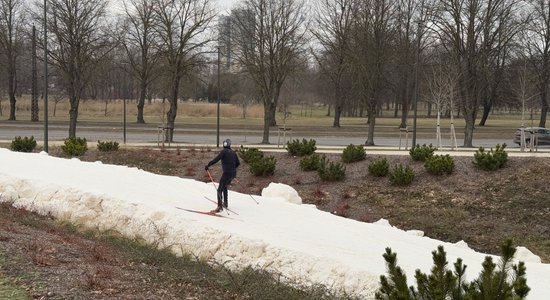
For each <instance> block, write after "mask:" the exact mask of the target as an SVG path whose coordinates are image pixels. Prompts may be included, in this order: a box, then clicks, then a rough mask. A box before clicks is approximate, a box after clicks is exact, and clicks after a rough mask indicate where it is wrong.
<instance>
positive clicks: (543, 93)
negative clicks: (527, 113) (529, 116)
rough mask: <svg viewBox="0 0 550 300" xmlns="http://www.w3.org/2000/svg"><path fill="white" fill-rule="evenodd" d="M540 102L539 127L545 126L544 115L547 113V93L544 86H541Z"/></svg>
mask: <svg viewBox="0 0 550 300" xmlns="http://www.w3.org/2000/svg"><path fill="white" fill-rule="evenodd" d="M540 104H541V105H540V108H541V109H540V121H539V127H546V115H547V114H548V93H547V89H546V86H545V87H543V88H541V93H540Z"/></svg>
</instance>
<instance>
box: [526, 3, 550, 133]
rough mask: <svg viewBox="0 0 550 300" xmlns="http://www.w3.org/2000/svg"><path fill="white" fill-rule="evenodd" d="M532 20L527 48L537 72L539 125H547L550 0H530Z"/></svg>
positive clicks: (549, 105) (549, 84)
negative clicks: (539, 105) (539, 109)
mask: <svg viewBox="0 0 550 300" xmlns="http://www.w3.org/2000/svg"><path fill="white" fill-rule="evenodd" d="M527 3H528V4H529V7H530V10H529V11H530V13H531V21H530V23H529V26H528V27H527V29H528V33H527V34H526V39H525V42H526V48H527V51H528V52H529V56H530V61H531V62H532V68H533V70H535V72H536V74H537V79H536V86H537V89H538V92H539V99H540V104H541V113H540V121H539V126H540V127H545V126H546V117H547V114H548V109H549V108H550V103H549V100H548V97H549V95H548V94H549V90H548V89H549V87H550V1H548V0H530V1H527Z"/></svg>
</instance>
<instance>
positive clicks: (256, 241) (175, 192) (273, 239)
mask: <svg viewBox="0 0 550 300" xmlns="http://www.w3.org/2000/svg"><path fill="white" fill-rule="evenodd" d="M0 166H1V167H0V193H1V198H0V201H3V202H11V203H13V205H14V206H17V207H23V208H26V209H28V210H31V211H36V212H38V213H40V214H50V215H52V216H54V217H55V218H58V219H63V220H68V221H71V222H74V223H78V224H82V225H84V226H87V227H91V228H98V229H100V230H116V231H118V232H120V233H122V234H124V235H126V236H128V237H140V238H143V239H145V240H146V241H148V242H149V243H157V244H159V246H160V247H170V248H171V249H172V251H174V252H176V253H181V252H182V251H183V252H186V253H190V254H191V255H194V256H196V257H197V258H199V259H204V260H212V261H216V262H217V263H220V264H223V265H225V266H226V267H229V268H233V269H239V268H243V267H245V266H253V267H258V268H264V269H267V270H271V271H275V272H278V273H281V274H282V275H284V276H285V277H287V278H289V279H290V280H292V281H296V282H299V283H302V284H312V283H321V284H324V285H326V286H328V287H331V288H333V289H343V290H345V291H347V292H352V293H356V294H360V295H363V296H364V297H365V298H373V295H374V292H375V291H376V289H377V287H378V280H379V275H380V274H383V273H385V271H386V270H385V264H384V260H383V258H382V254H383V253H384V251H385V248H386V247H390V248H392V250H393V251H394V252H397V255H398V262H399V265H400V266H401V267H402V268H403V269H404V270H405V271H406V272H407V275H408V278H409V283H410V284H412V278H413V276H414V271H415V270H416V269H418V268H419V269H421V270H422V271H424V272H428V271H429V269H430V268H431V265H432V258H431V251H433V250H435V249H436V248H437V246H438V245H444V247H445V250H446V252H447V256H448V259H449V261H450V262H454V261H455V260H456V258H457V257H461V258H463V260H464V263H465V264H467V265H468V269H467V275H468V279H472V278H474V277H477V274H478V273H479V271H480V269H481V262H482V261H483V259H484V257H485V256H486V255H485V254H482V253H477V252H474V251H473V250H471V249H469V248H467V247H466V248H465V247H461V246H460V245H455V244H450V243H444V242H441V241H438V240H433V239H429V238H426V237H419V236H414V235H411V234H408V233H406V232H404V231H402V230H399V229H396V228H394V227H391V226H383V225H376V224H368V223H362V222H357V221H354V220H349V219H345V218H341V217H337V216H334V215H332V214H329V213H325V212H322V211H319V210H317V209H316V208H315V207H314V206H311V205H298V204H293V203H289V202H288V201H286V200H285V199H283V198H282V197H259V196H254V197H255V199H257V200H258V201H259V202H260V204H259V205H257V204H256V203H255V202H254V201H252V199H251V198H250V197H249V195H247V194H240V193H236V192H232V191H231V192H230V196H229V199H230V207H231V209H232V210H235V211H236V212H238V215H235V214H231V215H230V217H231V218H232V219H229V218H214V217H212V216H207V215H200V214H196V213H192V212H186V211H182V210H179V209H176V207H184V208H187V209H193V210H201V211H208V210H210V209H212V208H213V205H212V203H210V202H209V201H206V200H205V199H204V196H209V197H211V198H215V193H216V192H215V189H214V188H213V186H212V184H206V183H203V182H199V181H195V180H191V179H183V178H179V177H173V176H162V175H157V174H152V173H149V172H145V171H143V170H139V169H136V168H128V167H124V166H114V165H105V164H102V163H99V162H95V163H90V162H81V161H79V160H78V159H62V158H55V157H50V156H48V155H47V154H45V153H40V154H24V153H15V152H11V151H9V150H6V149H0ZM284 193H285V191H282V190H281V193H280V194H281V195H282V194H284ZM271 194H273V192H272V193H271ZM275 194H277V193H275ZM526 265H527V278H528V284H529V286H530V287H531V288H532V291H531V294H530V297H529V299H545V298H546V297H548V295H550V266H549V265H547V264H540V263H529V262H527V263H526Z"/></svg>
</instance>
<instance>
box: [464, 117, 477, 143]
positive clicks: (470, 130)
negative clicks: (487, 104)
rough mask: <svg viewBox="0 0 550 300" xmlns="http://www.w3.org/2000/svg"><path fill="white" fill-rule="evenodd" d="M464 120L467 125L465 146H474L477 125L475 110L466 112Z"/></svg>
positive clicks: (465, 128)
mask: <svg viewBox="0 0 550 300" xmlns="http://www.w3.org/2000/svg"><path fill="white" fill-rule="evenodd" d="M464 121H465V122H466V126H465V127H464V147H469V148H472V147H473V146H474V145H473V143H472V142H473V138H474V127H475V113H473V112H464Z"/></svg>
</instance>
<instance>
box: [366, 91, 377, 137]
mask: <svg viewBox="0 0 550 300" xmlns="http://www.w3.org/2000/svg"><path fill="white" fill-rule="evenodd" d="M376 107H377V105H376V100H374V99H371V100H370V101H369V103H368V105H367V116H368V120H369V123H368V124H369V128H368V133H367V141H366V142H365V146H374V125H375V123H376Z"/></svg>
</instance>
